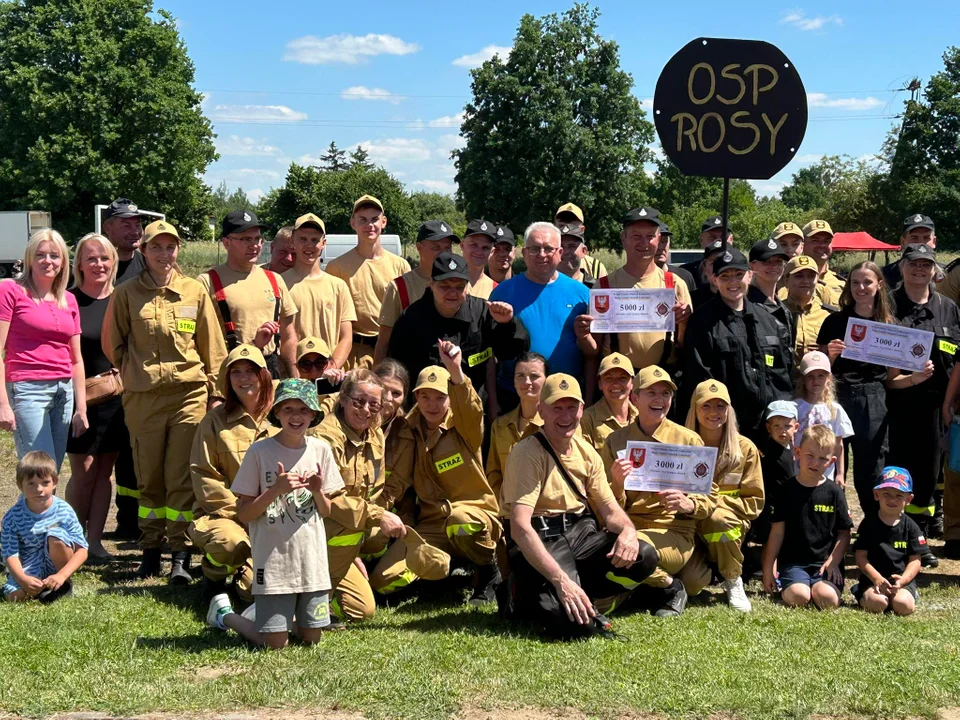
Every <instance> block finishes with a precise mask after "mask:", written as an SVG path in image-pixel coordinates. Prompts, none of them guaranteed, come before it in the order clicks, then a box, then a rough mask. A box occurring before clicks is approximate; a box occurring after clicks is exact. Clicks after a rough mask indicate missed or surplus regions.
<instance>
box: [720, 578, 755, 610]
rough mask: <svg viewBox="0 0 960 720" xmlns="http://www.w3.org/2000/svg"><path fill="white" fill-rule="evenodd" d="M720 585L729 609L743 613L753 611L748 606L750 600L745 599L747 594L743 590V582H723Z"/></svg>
mask: <svg viewBox="0 0 960 720" xmlns="http://www.w3.org/2000/svg"><path fill="white" fill-rule="evenodd" d="M721 585H722V587H723V589H724V590H725V591H726V593H727V602H728V603H729V604H730V607H732V608H733V609H734V610H739V611H740V612H744V613H748V612H750V611H751V610H753V605H751V604H750V598H748V597H747V593H746V592H744V590H743V580H741V579H740V578H737V579H736V580H724V581H723V583H721Z"/></svg>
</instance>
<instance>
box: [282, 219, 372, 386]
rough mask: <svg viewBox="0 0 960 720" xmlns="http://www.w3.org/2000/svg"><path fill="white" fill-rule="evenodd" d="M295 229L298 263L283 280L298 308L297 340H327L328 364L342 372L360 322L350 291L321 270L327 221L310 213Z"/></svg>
mask: <svg viewBox="0 0 960 720" xmlns="http://www.w3.org/2000/svg"><path fill="white" fill-rule="evenodd" d="M293 227H294V230H293V246H294V248H295V249H296V258H297V260H296V264H295V265H294V266H293V267H292V268H290V269H289V270H287V271H286V272H285V273H284V274H283V276H282V277H283V281H284V283H286V285H287V287H288V288H289V289H290V297H291V298H292V300H293V302H294V304H295V305H296V306H297V314H296V315H295V316H294V319H293V324H294V328H295V329H296V332H297V337H298V338H300V339H301V340H302V339H303V338H307V337H318V338H320V339H321V340H323V341H324V342H325V343H326V344H327V347H329V348H331V349H332V352H331V354H330V357H329V362H328V364H329V365H330V366H332V367H335V368H342V367H343V366H344V364H346V362H347V358H349V357H350V350H351V349H352V348H353V323H354V322H355V321H356V319H357V311H356V310H355V309H354V307H353V297H352V296H351V295H350V288H348V287H347V284H346V283H345V282H344V281H343V280H341V279H340V278H338V277H334V276H333V275H331V274H330V273H328V272H324V271H323V268H322V267H321V266H320V255H321V254H322V253H323V248H324V247H326V244H327V230H326V226H325V225H324V224H323V220H321V219H320V218H318V217H317V216H316V215H314V214H313V213H307V214H306V215H301V216H300V217H299V218H297V222H296V223H295V224H294V226H293Z"/></svg>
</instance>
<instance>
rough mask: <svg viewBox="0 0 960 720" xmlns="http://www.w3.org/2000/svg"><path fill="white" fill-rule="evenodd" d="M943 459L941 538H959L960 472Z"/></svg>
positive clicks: (947, 459)
mask: <svg viewBox="0 0 960 720" xmlns="http://www.w3.org/2000/svg"><path fill="white" fill-rule="evenodd" d="M949 460H950V458H949V457H947V458H945V459H944V461H943V539H944V540H960V473H955V472H954V471H953V470H951V469H950V465H949V464H948V462H949Z"/></svg>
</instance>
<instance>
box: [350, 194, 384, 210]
mask: <svg viewBox="0 0 960 720" xmlns="http://www.w3.org/2000/svg"><path fill="white" fill-rule="evenodd" d="M361 205H376V206H377V207H378V208H380V212H383V203H382V202H380V201H379V200H377V199H376V198H375V197H374V196H373V195H361V196H360V197H358V198H357V201H356V202H355V203H354V204H353V212H356V211H357V208H358V207H360V206H361Z"/></svg>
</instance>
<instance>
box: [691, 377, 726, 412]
mask: <svg viewBox="0 0 960 720" xmlns="http://www.w3.org/2000/svg"><path fill="white" fill-rule="evenodd" d="M714 399H718V400H723V401H724V402H725V403H727V405H732V404H733V403H731V402H730V393H729V391H728V390H727V386H726V385H724V384H723V383H722V382H720V381H719V380H704V381H703V382H702V383H700V384H699V385H697V388H696V390H694V391H693V406H694V407H700V406H701V405H703V404H704V403H705V402H706V401H707V400H714Z"/></svg>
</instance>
